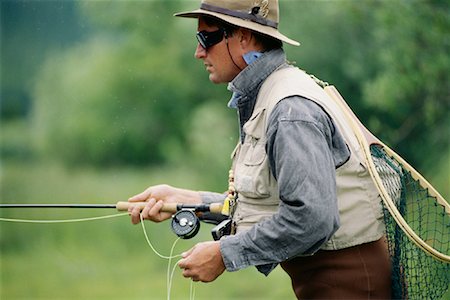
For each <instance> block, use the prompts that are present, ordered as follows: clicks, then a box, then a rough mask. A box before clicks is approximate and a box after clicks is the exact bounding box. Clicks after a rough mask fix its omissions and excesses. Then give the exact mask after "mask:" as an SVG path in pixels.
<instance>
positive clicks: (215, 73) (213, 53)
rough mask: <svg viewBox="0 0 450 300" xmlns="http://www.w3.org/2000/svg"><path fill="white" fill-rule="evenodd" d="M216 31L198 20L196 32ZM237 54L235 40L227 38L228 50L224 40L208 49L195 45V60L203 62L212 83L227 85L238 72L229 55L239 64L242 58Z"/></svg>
mask: <svg viewBox="0 0 450 300" xmlns="http://www.w3.org/2000/svg"><path fill="white" fill-rule="evenodd" d="M218 29H219V28H218V27H217V26H209V25H207V24H206V23H205V22H204V21H203V19H202V18H199V19H198V28H197V30H198V31H207V32H213V31H216V30H218ZM228 49H229V51H228ZM239 53H240V48H239V42H238V41H237V39H236V38H234V37H228V48H227V41H226V39H225V38H223V39H222V41H220V42H219V43H217V44H215V45H213V46H211V47H209V48H208V49H204V48H203V47H202V46H201V45H200V44H197V49H196V50H195V58H197V59H202V60H203V63H204V65H205V67H206V71H208V72H209V80H211V81H212V82H214V83H228V82H230V81H232V80H233V79H234V77H236V75H237V74H239V72H240V70H239V68H238V67H237V66H236V65H235V64H234V63H233V60H232V58H231V55H233V59H234V60H235V62H238V63H240V62H241V60H242V56H240V55H239Z"/></svg>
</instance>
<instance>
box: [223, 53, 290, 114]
mask: <svg viewBox="0 0 450 300" xmlns="http://www.w3.org/2000/svg"><path fill="white" fill-rule="evenodd" d="M244 59H248V60H249V62H250V64H248V66H247V67H246V68H245V69H244V70H242V71H241V72H240V73H239V74H238V75H237V76H236V77H235V78H234V79H233V81H231V82H230V83H229V84H228V90H229V91H231V92H233V95H232V97H231V100H230V101H229V102H228V106H229V107H231V108H237V107H238V106H240V105H243V104H244V102H246V100H247V101H248V100H253V102H254V100H256V99H253V98H255V97H256V94H257V93H258V91H259V87H260V85H261V84H262V82H263V81H264V80H265V79H266V78H267V77H268V76H269V75H270V74H271V73H272V72H273V71H275V70H276V69H277V68H278V67H280V66H281V65H282V64H284V63H286V55H285V54H284V51H283V50H282V49H276V50H271V51H268V52H264V53H261V52H255V51H251V52H249V53H246V55H245V57H244ZM253 104H254V103H253Z"/></svg>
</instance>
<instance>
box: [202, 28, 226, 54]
mask: <svg viewBox="0 0 450 300" xmlns="http://www.w3.org/2000/svg"><path fill="white" fill-rule="evenodd" d="M225 35H226V32H225V29H223V28H219V29H218V30H216V31H211V32H208V31H205V30H203V31H199V32H197V34H196V37H197V41H198V43H199V44H200V46H202V47H203V49H205V50H206V49H208V48H210V47H212V46H214V45H215V44H218V43H220V42H221V41H222V40H223V37H224V36H225Z"/></svg>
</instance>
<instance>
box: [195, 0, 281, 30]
mask: <svg viewBox="0 0 450 300" xmlns="http://www.w3.org/2000/svg"><path fill="white" fill-rule="evenodd" d="M200 8H201V9H204V10H208V11H212V12H216V13H220V14H224V15H229V16H232V17H236V18H240V19H244V20H251V21H253V22H256V23H258V24H261V25H265V26H270V27H273V28H275V29H278V23H277V22H273V21H270V20H267V19H265V18H263V17H261V16H258V15H255V14H252V13H251V12H248V13H245V12H240V11H235V10H231V9H226V8H223V7H219V6H215V5H211V4H206V3H202V4H201V5H200Z"/></svg>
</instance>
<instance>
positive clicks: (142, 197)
mask: <svg viewBox="0 0 450 300" xmlns="http://www.w3.org/2000/svg"><path fill="white" fill-rule="evenodd" d="M151 194H152V190H151V188H148V189H146V190H145V191H143V192H142V193H139V194H137V195H134V196H132V197H130V198H128V201H129V202H142V201H146V200H147V199H148V198H149V197H150V195H151Z"/></svg>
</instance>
